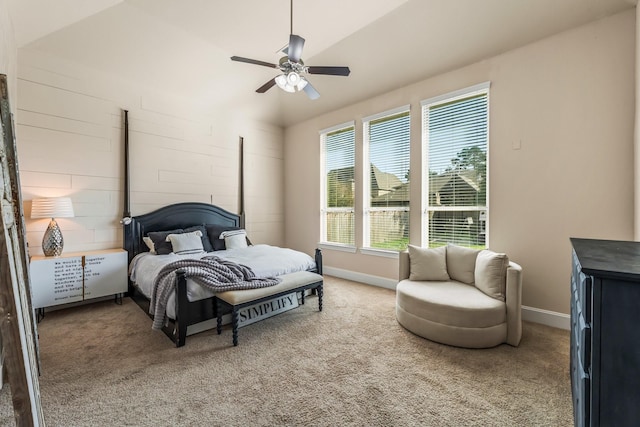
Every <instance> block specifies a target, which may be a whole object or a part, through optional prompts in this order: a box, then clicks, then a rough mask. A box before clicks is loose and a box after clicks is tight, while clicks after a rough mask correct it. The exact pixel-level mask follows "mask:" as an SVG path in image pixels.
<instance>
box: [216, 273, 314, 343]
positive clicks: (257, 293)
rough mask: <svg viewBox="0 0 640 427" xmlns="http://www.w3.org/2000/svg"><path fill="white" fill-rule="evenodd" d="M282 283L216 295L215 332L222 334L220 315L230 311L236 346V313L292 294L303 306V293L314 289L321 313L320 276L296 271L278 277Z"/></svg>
mask: <svg viewBox="0 0 640 427" xmlns="http://www.w3.org/2000/svg"><path fill="white" fill-rule="evenodd" d="M280 278H281V279H282V281H281V282H280V283H278V284H277V285H275V286H268V287H266V288H258V289H245V290H239V291H227V292H220V293H219V294H216V309H217V314H218V319H217V321H218V323H217V331H218V335H220V333H222V315H223V314H224V313H228V312H229V309H230V310H231V327H232V330H233V345H234V346H236V345H238V317H239V316H238V313H239V311H240V310H242V309H243V308H245V307H248V306H251V305H254V304H258V303H261V302H264V301H269V300H272V299H275V298H278V297H280V296H284V295H288V294H291V293H293V292H296V293H298V292H300V293H301V294H302V296H301V299H300V302H301V303H302V304H304V297H305V295H304V294H305V291H306V290H307V289H314V290H316V292H317V294H318V310H319V311H322V284H323V282H322V276H321V275H319V274H316V273H313V272H311V271H298V272H295V273H289V274H284V275H282V276H280Z"/></svg>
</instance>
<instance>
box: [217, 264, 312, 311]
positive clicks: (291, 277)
mask: <svg viewBox="0 0 640 427" xmlns="http://www.w3.org/2000/svg"><path fill="white" fill-rule="evenodd" d="M280 278H281V279H282V281H281V282H280V283H278V284H277V285H275V286H268V287H266V288H258V289H243V290H237V291H227V292H220V293H218V294H216V297H218V298H219V299H221V300H223V301H225V302H227V303H229V304H231V305H239V304H244V303H246V302H250V301H255V300H257V299H260V298H264V297H267V296H269V295H276V294H279V293H281V292H286V291H288V290H292V289H296V288H299V287H301V286H304V285H310V284H312V283H316V282H321V281H322V276H321V275H319V274H316V273H312V272H311V271H297V272H295V273H289V274H284V275H282V276H280Z"/></svg>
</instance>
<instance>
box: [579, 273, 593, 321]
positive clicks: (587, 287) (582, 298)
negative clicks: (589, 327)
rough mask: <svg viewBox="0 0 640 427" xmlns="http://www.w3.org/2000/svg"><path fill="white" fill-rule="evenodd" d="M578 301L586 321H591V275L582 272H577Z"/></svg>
mask: <svg viewBox="0 0 640 427" xmlns="http://www.w3.org/2000/svg"><path fill="white" fill-rule="evenodd" d="M577 286H578V301H579V302H580V307H581V308H582V314H583V315H584V318H585V320H586V321H587V322H591V301H592V294H591V291H592V288H593V279H592V278H591V276H587V275H585V274H584V273H579V274H578V283H577Z"/></svg>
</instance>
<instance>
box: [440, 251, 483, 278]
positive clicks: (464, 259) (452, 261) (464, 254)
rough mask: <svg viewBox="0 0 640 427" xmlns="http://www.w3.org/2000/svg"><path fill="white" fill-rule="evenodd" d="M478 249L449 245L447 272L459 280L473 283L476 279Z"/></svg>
mask: <svg viewBox="0 0 640 427" xmlns="http://www.w3.org/2000/svg"><path fill="white" fill-rule="evenodd" d="M479 252H480V251H479V250H478V249H471V248H465V247H464V246H457V245H447V272H448V273H449V277H451V278H452V279H453V280H457V281H458V282H462V283H466V284H467V285H473V282H474V281H475V269H476V257H477V256H478V253H479Z"/></svg>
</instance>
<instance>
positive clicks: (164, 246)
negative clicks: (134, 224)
mask: <svg viewBox="0 0 640 427" xmlns="http://www.w3.org/2000/svg"><path fill="white" fill-rule="evenodd" d="M182 232H183V230H182V228H176V229H175V230H168V231H151V232H149V233H148V234H147V236H148V237H149V238H150V239H151V241H152V242H153V247H154V248H155V251H156V254H158V255H167V254H170V253H171V252H173V248H172V247H171V242H169V241H167V236H168V235H169V234H180V233H182Z"/></svg>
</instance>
